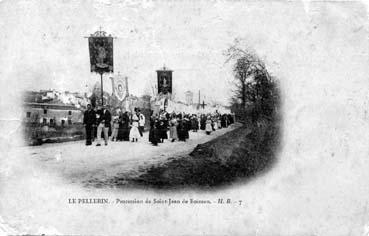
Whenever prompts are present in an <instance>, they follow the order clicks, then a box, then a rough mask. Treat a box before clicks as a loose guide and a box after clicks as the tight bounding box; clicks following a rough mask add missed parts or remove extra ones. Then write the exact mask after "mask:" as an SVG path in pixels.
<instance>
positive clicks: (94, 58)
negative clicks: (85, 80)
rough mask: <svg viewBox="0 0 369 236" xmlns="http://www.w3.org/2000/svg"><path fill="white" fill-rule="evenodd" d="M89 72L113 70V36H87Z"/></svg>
mask: <svg viewBox="0 0 369 236" xmlns="http://www.w3.org/2000/svg"><path fill="white" fill-rule="evenodd" d="M88 45H89V51H90V64H91V72H97V73H104V72H114V68H113V37H106V36H104V37H95V36H91V37H89V38H88Z"/></svg>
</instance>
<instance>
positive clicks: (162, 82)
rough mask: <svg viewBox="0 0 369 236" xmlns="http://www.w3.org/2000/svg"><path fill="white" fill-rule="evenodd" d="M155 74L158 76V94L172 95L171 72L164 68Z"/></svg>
mask: <svg viewBox="0 0 369 236" xmlns="http://www.w3.org/2000/svg"><path fill="white" fill-rule="evenodd" d="M156 72H157V75H158V93H159V94H160V93H162V94H167V93H172V71H171V70H166V69H165V68H164V69H163V70H158V71H156Z"/></svg>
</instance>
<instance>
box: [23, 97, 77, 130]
mask: <svg viewBox="0 0 369 236" xmlns="http://www.w3.org/2000/svg"><path fill="white" fill-rule="evenodd" d="M23 105H24V109H23V112H24V113H23V117H22V118H23V121H24V122H25V123H37V124H43V125H49V126H67V125H72V124H75V123H82V122H83V112H82V111H81V110H79V109H77V108H76V107H75V106H72V105H66V104H50V103H32V102H25V103H24V104H23Z"/></svg>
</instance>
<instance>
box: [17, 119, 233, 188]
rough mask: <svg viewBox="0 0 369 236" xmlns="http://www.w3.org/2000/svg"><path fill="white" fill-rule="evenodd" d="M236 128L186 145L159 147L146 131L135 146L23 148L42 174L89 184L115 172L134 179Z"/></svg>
mask: <svg viewBox="0 0 369 236" xmlns="http://www.w3.org/2000/svg"><path fill="white" fill-rule="evenodd" d="M237 126H238V125H237V124H236V125H232V126H230V127H228V128H226V129H220V130H217V131H215V132H213V133H212V134H211V135H206V134H205V133H204V131H201V130H200V131H199V132H197V133H196V132H190V139H189V140H187V141H186V142H173V143H172V142H170V141H168V140H166V141H165V142H164V143H160V144H159V146H152V145H151V144H150V143H149V142H148V132H146V133H144V136H143V138H141V139H140V140H139V141H138V142H137V143H132V142H109V144H108V146H104V145H103V146H99V147H97V146H95V145H93V146H85V145H84V141H76V142H68V143H58V144H46V145H42V146H33V147H23V148H22V149H23V151H24V152H26V153H27V155H25V156H29V157H31V158H32V159H33V160H34V161H36V162H38V163H37V164H39V165H40V166H41V167H42V168H43V169H44V170H45V171H49V172H50V173H52V174H56V175H59V176H62V177H64V178H65V180H66V181H67V182H69V183H77V184H82V185H87V186H88V185H89V183H90V182H96V181H104V180H106V179H107V178H110V177H112V176H115V175H116V174H117V173H120V174H127V175H129V176H135V175H136V174H138V173H139V172H140V170H142V169H145V167H147V166H149V165H152V164H157V163H160V162H164V161H166V160H167V159H168V158H175V157H176V156H179V155H181V154H187V153H189V152H191V151H192V150H193V149H194V148H195V147H196V145H198V144H200V143H204V142H207V141H209V140H212V139H214V138H216V137H218V136H220V135H222V134H224V133H226V132H229V131H231V130H233V129H234V128H235V127H237Z"/></svg>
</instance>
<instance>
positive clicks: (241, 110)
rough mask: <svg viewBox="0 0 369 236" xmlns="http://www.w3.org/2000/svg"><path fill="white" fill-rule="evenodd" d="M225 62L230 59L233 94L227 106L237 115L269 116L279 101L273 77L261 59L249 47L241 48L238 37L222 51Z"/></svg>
mask: <svg viewBox="0 0 369 236" xmlns="http://www.w3.org/2000/svg"><path fill="white" fill-rule="evenodd" d="M225 56H227V60H226V62H233V73H234V80H233V96H232V97H231V109H232V110H233V111H234V112H235V113H236V115H237V116H238V117H239V118H240V119H248V118H250V119H251V120H252V121H256V120H258V119H259V118H263V119H273V118H274V117H275V115H276V114H277V112H278V107H279V105H280V94H279V88H278V84H277V80H276V78H274V77H272V76H271V75H270V74H269V72H268V71H267V69H266V67H265V63H264V62H263V61H262V60H261V59H260V58H259V57H258V56H257V55H256V53H254V52H253V51H251V50H247V49H243V48H241V47H240V46H239V43H238V41H236V42H235V44H234V45H233V46H231V47H230V48H228V50H227V51H226V52H225Z"/></svg>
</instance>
